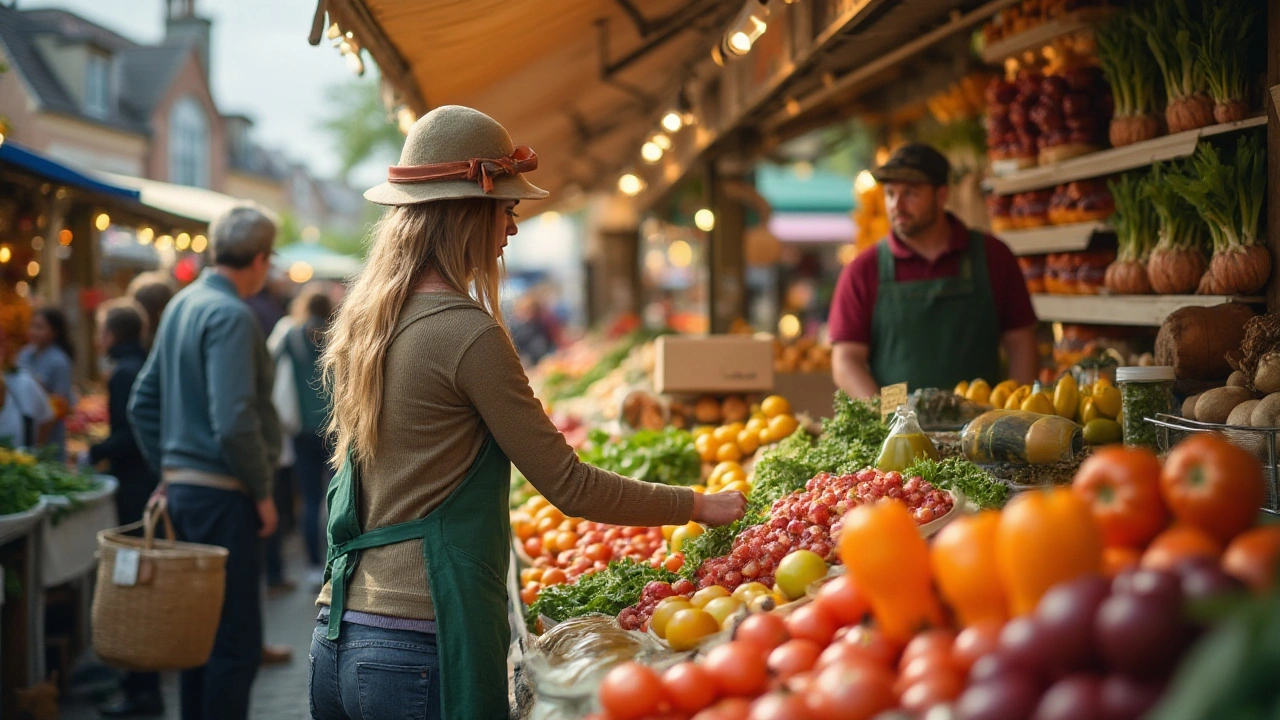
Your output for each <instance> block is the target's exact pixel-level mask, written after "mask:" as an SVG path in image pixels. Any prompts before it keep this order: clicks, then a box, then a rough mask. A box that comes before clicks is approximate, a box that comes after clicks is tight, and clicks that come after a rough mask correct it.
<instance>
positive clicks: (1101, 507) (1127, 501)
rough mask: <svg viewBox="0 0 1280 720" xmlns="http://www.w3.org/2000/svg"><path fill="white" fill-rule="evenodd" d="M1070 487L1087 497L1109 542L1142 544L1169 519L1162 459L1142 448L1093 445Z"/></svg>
mask: <svg viewBox="0 0 1280 720" xmlns="http://www.w3.org/2000/svg"><path fill="white" fill-rule="evenodd" d="M1071 490H1072V492H1074V493H1075V494H1076V495H1078V496H1079V497H1081V498H1083V499H1084V501H1085V502H1087V503H1089V507H1090V509H1092V510H1093V517H1094V519H1096V520H1097V521H1098V525H1100V526H1101V527H1102V539H1103V542H1105V543H1106V544H1107V546H1108V547H1133V548H1140V547H1142V546H1144V545H1146V544H1147V543H1148V542H1150V541H1151V538H1153V537H1155V536H1156V534H1158V533H1159V532H1160V531H1161V530H1163V529H1164V527H1165V525H1168V524H1169V511H1168V510H1166V509H1165V506H1164V500H1163V499H1162V498H1161V497H1160V459H1159V458H1157V457H1156V455H1155V453H1153V452H1151V451H1150V450H1147V449H1145V448H1127V447H1123V446H1114V447H1107V448H1102V449H1100V450H1097V451H1096V452H1094V453H1093V455H1092V456H1090V457H1089V459H1088V460H1085V461H1084V464H1083V465H1081V466H1080V470H1079V472H1077V473H1076V477H1075V480H1074V481H1073V482H1072V483H1071Z"/></svg>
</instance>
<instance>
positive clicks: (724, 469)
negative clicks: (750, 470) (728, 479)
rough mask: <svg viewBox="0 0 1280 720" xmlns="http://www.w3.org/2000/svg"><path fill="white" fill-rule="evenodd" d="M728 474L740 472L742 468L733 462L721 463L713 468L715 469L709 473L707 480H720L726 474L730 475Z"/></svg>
mask: <svg viewBox="0 0 1280 720" xmlns="http://www.w3.org/2000/svg"><path fill="white" fill-rule="evenodd" d="M730 472H742V466H741V465H739V464H738V463H736V462H733V461H727V462H722V463H720V464H719V465H716V466H715V468H714V469H713V470H712V471H711V476H710V477H709V478H708V479H709V480H720V479H722V478H724V476H725V474H726V473H730Z"/></svg>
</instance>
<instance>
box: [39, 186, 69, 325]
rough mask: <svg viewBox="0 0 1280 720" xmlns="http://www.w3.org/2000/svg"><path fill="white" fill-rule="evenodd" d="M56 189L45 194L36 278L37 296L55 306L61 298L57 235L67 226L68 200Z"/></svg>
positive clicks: (60, 265)
mask: <svg viewBox="0 0 1280 720" xmlns="http://www.w3.org/2000/svg"><path fill="white" fill-rule="evenodd" d="M56 193H57V191H56V190H52V189H51V190H50V191H49V193H48V194H47V195H46V196H45V197H46V198H47V200H48V203H47V204H46V205H45V213H46V222H45V226H44V245H43V247H41V249H40V254H39V260H38V262H39V263H40V274H39V276H38V277H37V278H36V279H37V281H38V283H39V286H40V292H39V295H38V296H39V298H40V299H41V300H42V301H44V302H45V303H46V304H49V305H53V306H57V305H59V304H60V302H61V300H62V298H61V297H60V295H61V293H62V262H61V261H60V260H59V259H58V248H59V247H61V246H60V245H58V236H59V235H60V234H61V233H62V229H63V228H65V227H66V226H67V210H68V209H69V208H70V205H71V203H70V201H69V200H68V199H67V197H66V195H65V191H64V195H63V197H58V196H57V194H56Z"/></svg>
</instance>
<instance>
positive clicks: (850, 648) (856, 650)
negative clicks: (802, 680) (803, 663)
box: [814, 642, 880, 670]
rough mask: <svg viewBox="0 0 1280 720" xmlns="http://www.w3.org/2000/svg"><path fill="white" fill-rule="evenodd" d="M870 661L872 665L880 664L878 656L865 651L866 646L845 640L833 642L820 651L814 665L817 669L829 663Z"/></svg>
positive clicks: (824, 667)
mask: <svg viewBox="0 0 1280 720" xmlns="http://www.w3.org/2000/svg"><path fill="white" fill-rule="evenodd" d="M860 662H863V663H871V664H872V665H878V664H880V661H879V658H877V657H876V656H875V655H873V654H871V653H870V652H868V651H867V649H866V648H864V647H861V646H858V645H854V644H853V643H847V642H834V643H831V644H830V645H828V646H827V647H826V649H825V650H823V651H822V654H821V655H819V656H818V664H817V665H815V666H814V667H816V668H817V669H819V670H824V669H826V668H827V667H828V666H830V665H841V664H844V665H847V664H851V663H860Z"/></svg>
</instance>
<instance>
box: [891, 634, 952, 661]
mask: <svg viewBox="0 0 1280 720" xmlns="http://www.w3.org/2000/svg"><path fill="white" fill-rule="evenodd" d="M955 641H956V634H955V633H954V632H952V631H950V630H947V629H945V628H937V629H934V630H925V631H924V632H922V633H920V634H919V635H916V636H915V637H913V638H911V642H909V643H907V647H906V649H904V650H903V651H902V660H901V661H899V663H898V667H900V668H905V667H906V666H907V665H909V664H910V663H911V661H912V660H915V659H916V658H918V657H920V656H921V655H933V654H937V653H942V654H945V655H950V654H951V646H952V645H954V644H955Z"/></svg>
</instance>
